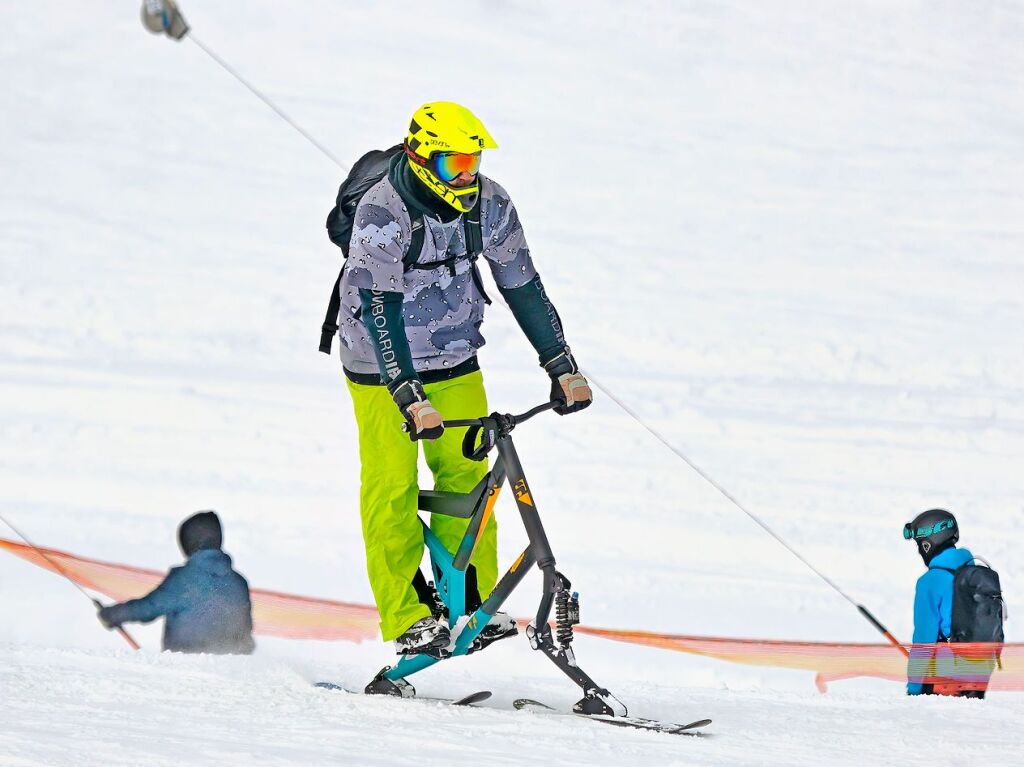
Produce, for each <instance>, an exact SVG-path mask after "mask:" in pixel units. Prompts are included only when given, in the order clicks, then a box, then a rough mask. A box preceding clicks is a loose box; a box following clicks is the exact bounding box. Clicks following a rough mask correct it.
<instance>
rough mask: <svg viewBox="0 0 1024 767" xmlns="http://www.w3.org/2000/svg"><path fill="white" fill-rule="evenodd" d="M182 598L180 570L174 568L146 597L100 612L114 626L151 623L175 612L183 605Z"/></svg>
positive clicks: (106, 608)
mask: <svg viewBox="0 0 1024 767" xmlns="http://www.w3.org/2000/svg"><path fill="white" fill-rule="evenodd" d="M181 597H182V588H181V578H180V577H179V576H178V568H174V569H173V570H171V572H169V573H168V574H167V577H166V578H164V580H163V583H161V584H160V585H159V586H157V587H156V588H155V589H153V590H152V591H151V592H149V593H148V594H146V596H144V597H141V598H139V599H130V600H128V601H127V602H122V603H121V604H116V605H110V606H109V607H104V608H103V609H102V610H100V615H101V616H103V619H104V620H105V621H106V622H107V623H110V624H112V625H114V626H120V625H121V624H122V623H149V622H150V621H153V620H156V619H157V618H159V617H161V616H163V615H167V614H168V613H171V612H174V610H175V608H176V607H177V606H178V605H179V604H180V603H181Z"/></svg>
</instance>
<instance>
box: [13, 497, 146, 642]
mask: <svg viewBox="0 0 1024 767" xmlns="http://www.w3.org/2000/svg"><path fill="white" fill-rule="evenodd" d="M0 522H3V523H4V524H5V525H7V526H8V527H9V528H11V530H13V531H14V533H15V535H17V536H18V537H19V538H21V540H23V541H25V543H26V544H27V545H28V546H29V547H30V548H32V549H33V550H34V551H35V552H36V554H38V555H39V556H41V557H42V558H43V559H45V560H46V561H47V562H49V564H50V567H52V568H53V569H54V570H55V571H56V572H57V573H58V574H59V575H62V576H64V578H65V579H66V580H67V582H68V583H70V584H71V585H72V586H74V587H75V588H76V589H78V590H79V591H81V592H82V594H83V595H84V596H85V598H86V599H88V600H89V601H90V602H92V603H93V605H94V606H95V607H96V609H97V610H98V609H100V608H101V607H103V605H102V603H101V602H100V601H99V600H98V599H96V598H95V597H92V596H90V595H89V593H88V592H87V591H86V590H85V589H83V588H82V586H81V585H80V584H79V583H78V582H77V581H76V580H75V579H74V578H72V577H71V576H70V575H68V574H67V573H66V572H64V569H63V568H62V567H61V566H60V565H58V564H57V563H56V562H55V561H54V560H53V559H52V558H51V557H50V556H49V555H48V554H47V553H46V552H45V551H43V550H42V549H41V548H39V547H38V546H36V545H35V544H34V543H32V541H30V540H29V538H28V536H27V535H25V534H24V533H23V532H21V530H19V529H18V528H16V527H15V526H14V525H12V524H11V523H10V522H9V521H8V520H7V518H6V517H5V516H4V515H3V514H0ZM113 629H114V630H115V631H116V632H117V633H118V634H120V635H121V638H122V639H124V641H125V642H127V643H128V645H129V646H130V647H131V648H132V649H133V650H139V649H142V648H141V647H139V643H138V642H136V641H135V640H134V639H132V637H131V635H130V634H129V633H128V632H127V631H125V630H124V629H123V628H121V627H120V626H114V627H113Z"/></svg>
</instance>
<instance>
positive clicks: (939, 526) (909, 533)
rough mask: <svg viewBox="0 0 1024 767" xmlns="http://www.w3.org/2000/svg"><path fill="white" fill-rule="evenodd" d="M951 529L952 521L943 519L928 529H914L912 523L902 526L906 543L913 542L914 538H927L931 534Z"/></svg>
mask: <svg viewBox="0 0 1024 767" xmlns="http://www.w3.org/2000/svg"><path fill="white" fill-rule="evenodd" d="M952 527H953V520H951V519H943V520H940V521H939V522H936V523H935V524H933V525H929V526H928V527H920V528H915V527H914V524H913V523H912V522H907V524H905V525H904V526H903V537H904V538H905V539H906V540H908V541H912V540H915V539H916V538H927V537H928V536H929V535H932V534H933V533H940V532H942V531H943V530H949V529H951V528H952Z"/></svg>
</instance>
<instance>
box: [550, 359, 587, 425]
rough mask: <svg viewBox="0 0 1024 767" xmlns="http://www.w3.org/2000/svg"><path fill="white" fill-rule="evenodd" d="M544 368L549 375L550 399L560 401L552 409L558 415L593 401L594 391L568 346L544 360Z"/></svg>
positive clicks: (583, 406)
mask: <svg viewBox="0 0 1024 767" xmlns="http://www.w3.org/2000/svg"><path fill="white" fill-rule="evenodd" d="M544 370H545V371H547V374H548V376H550V377H551V401H552V402H555V401H558V402H561V403H562V404H560V405H559V406H558V407H556V408H555V409H554V410H555V412H556V413H558V414H559V415H568V414H569V413H575V412H576V411H578V410H583V408H585V407H589V406H590V403H591V402H593V401H594V393H593V392H592V391H591V390H590V384H588V383H587V379H586V378H584V377H583V374H582V373H580V369H579V367H577V366H576V360H575V359H573V356H572V352H571V351H570V350H569V347H568V346H566V347H565V348H564V349H563V350H562V351H561V352H559V353H558V355H557V356H555V357H553V358H552V359H550V360H548V361H547V362H545V363H544Z"/></svg>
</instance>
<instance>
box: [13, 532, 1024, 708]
mask: <svg viewBox="0 0 1024 767" xmlns="http://www.w3.org/2000/svg"><path fill="white" fill-rule="evenodd" d="M0 549H5V550H7V551H9V552H10V553H12V554H15V555H16V556H19V557H21V558H22V559H26V560H28V561H29V562H32V563H33V564H36V565H39V566H40V567H43V568H46V569H47V570H50V571H52V572H57V573H62V574H64V575H66V576H67V577H68V578H70V579H72V580H73V581H75V582H76V583H78V584H79V585H81V586H83V587H84V588H88V589H92V590H94V591H97V592H100V593H101V594H105V595H106V596H108V597H110V598H112V599H116V600H118V601H123V600H126V599H133V598H136V597H140V596H142V595H144V594H146V593H148V592H149V591H150V590H152V589H153V588H155V587H156V585H157V584H158V583H160V582H161V581H162V580H163V578H164V575H165V573H163V572H160V571H157V570H146V569H142V568H138V567H130V566H127V565H117V564H111V563H108V562H99V561H96V560H93V559H86V558H84V557H77V556H75V555H73V554H68V553H66V552H62V551H57V550H54V549H42V552H43V554H45V556H42V555H40V554H39V553H37V552H36V551H35V550H34V549H32V548H31V547H29V546H26V545H23V544H21V543H16V542H14V541H8V540H4V539H3V538H0ZM250 593H251V596H252V606H253V628H254V631H255V632H256V633H257V634H262V635H265V636H276V637H284V638H288V639H320V640H345V641H349V642H361V641H363V640H364V639H373V638H374V637H376V636H377V634H378V632H377V621H378V616H377V611H376V610H375V609H374V608H373V607H370V606H369V605H360V604H353V603H351V602H337V601H334V600H330V599H313V598H309V597H302V596H297V595H295V594H284V593H281V592H277V591H267V590H265V589H251V592H250ZM576 631H577V632H579V633H580V634H589V635H591V636H596V637H603V638H605V639H613V640H615V641H618V642H628V643H631V644H638V645H646V646H649V647H659V648H661V649H664V650H674V651H676V652H685V653H691V654H693V655H703V656H706V657H710V658H716V659H718V660H724V661H729V662H732V663H741V664H745V665H751V666H767V667H772V668H785V669H796V670H802V671H810V672H814V673H815V675H816V676H815V683H816V684H817V685H818V689H819V690H821V691H822V692H824V691H825V689H826V685H827V683H828V682H835V681H839V680H841V679H851V678H853V677H861V676H868V677H877V678H880V679H889V680H893V681H900V682H904V681H906V678H907V661H906V658H905V657H904V656H903V655H902V654H901V653H900V651H899V650H897V649H896V648H895V647H893V646H892V645H889V644H858V643H846V642H843V643H840V642H791V641H779V640H765V639H732V638H728V637H701V636H686V635H681V634H655V633H652V632H648V631H625V630H619V629H602V628H592V627H589V626H577V627H576ZM943 647H946V646H945V645H944V646H943ZM959 647H963V646H959ZM975 650H976V651H977V648H975ZM958 652H959V650H958ZM985 652H986V651H985V650H983V651H981V652H980V654H981V655H984V654H985ZM987 652H989V653H990V652H991V651H990V650H987ZM1002 666H1003V668H1002V670H1001V671H997V672H996V673H995V674H994V675H993V676H992V680H991V683H990V684H989V689H991V690H1019V691H1020V690H1024V643H1011V644H1005V645H1003V646H1002Z"/></svg>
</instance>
